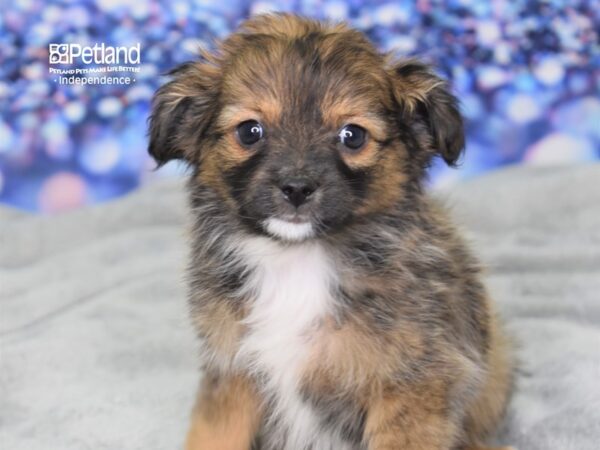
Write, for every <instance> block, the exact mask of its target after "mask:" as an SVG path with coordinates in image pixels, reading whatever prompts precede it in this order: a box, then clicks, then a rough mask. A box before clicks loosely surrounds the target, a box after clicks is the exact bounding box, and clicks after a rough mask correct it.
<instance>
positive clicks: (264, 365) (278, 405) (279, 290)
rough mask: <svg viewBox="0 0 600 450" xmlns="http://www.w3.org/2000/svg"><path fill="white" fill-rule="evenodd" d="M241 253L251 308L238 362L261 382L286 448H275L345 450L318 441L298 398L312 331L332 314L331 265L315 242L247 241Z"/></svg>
mask: <svg viewBox="0 0 600 450" xmlns="http://www.w3.org/2000/svg"><path fill="white" fill-rule="evenodd" d="M242 253H243V257H244V259H245V262H246V264H247V265H248V266H249V267H250V268H251V269H252V272H251V276H250V279H249V280H248V282H247V285H246V289H245V291H246V292H245V293H246V295H249V296H250V297H251V298H252V299H253V303H252V306H251V309H250V312H249V314H248V316H247V318H246V322H247V325H248V330H249V332H248V334H247V335H246V337H245V338H244V340H243V341H242V343H241V346H240V350H239V353H238V357H237V360H238V363H240V364H242V365H243V366H244V367H245V368H250V370H251V371H255V372H256V373H260V374H261V375H263V377H265V378H266V386H265V394H266V395H269V396H270V397H271V399H272V400H273V404H274V412H273V413H274V414H273V417H272V419H273V420H276V421H277V422H278V425H279V426H278V427H277V428H283V429H287V439H286V445H285V447H282V446H281V444H279V446H278V447H277V448H279V449H282V450H300V449H303V448H305V446H306V445H307V444H308V443H309V442H311V443H318V446H317V447H316V448H319V449H322V450H328V449H330V448H331V449H334V448H335V449H342V448H344V446H343V444H341V443H340V442H339V441H338V440H337V439H336V438H335V437H334V436H324V435H322V431H319V424H318V420H317V417H316V416H315V414H314V412H313V411H312V409H311V408H310V406H308V405H306V404H305V403H304V402H303V401H302V400H301V399H300V396H299V393H298V388H299V386H298V383H299V381H300V375H301V371H302V368H303V366H304V364H305V362H306V360H307V358H308V353H309V351H310V348H311V346H312V345H313V344H314V343H313V341H312V337H313V332H314V330H315V327H317V326H318V324H319V320H320V319H322V318H323V317H325V316H326V315H327V314H328V313H329V312H330V311H331V310H332V308H333V297H332V295H331V292H332V289H333V288H334V286H335V284H336V275H335V270H334V267H333V264H332V261H331V259H330V258H329V256H328V255H327V253H326V251H325V250H324V249H323V247H322V246H321V245H319V244H318V243H315V242H309V243H302V244H295V245H291V246H283V245H281V244H279V243H277V242H275V241H273V240H272V239H268V238H262V237H253V238H248V239H247V240H246V241H245V242H244V243H243V245H242ZM283 431H284V430H281V432H283Z"/></svg>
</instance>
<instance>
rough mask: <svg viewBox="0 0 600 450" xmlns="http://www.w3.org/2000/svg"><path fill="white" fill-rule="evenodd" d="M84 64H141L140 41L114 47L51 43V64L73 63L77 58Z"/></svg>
mask: <svg viewBox="0 0 600 450" xmlns="http://www.w3.org/2000/svg"><path fill="white" fill-rule="evenodd" d="M78 58H79V59H81V62H83V63H84V64H92V63H93V64H139V63H140V43H139V42H138V43H137V44H136V45H133V46H131V47H113V46H111V45H104V43H102V44H94V46H93V47H90V46H82V45H79V44H50V46H49V63H50V64H73V62H76V61H77V59H78Z"/></svg>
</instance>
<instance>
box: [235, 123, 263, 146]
mask: <svg viewBox="0 0 600 450" xmlns="http://www.w3.org/2000/svg"><path fill="white" fill-rule="evenodd" d="M237 136H238V139H239V141H240V143H241V144H243V145H253V144H256V143H257V142H258V141H260V140H261V139H262V137H263V127H262V125H261V124H260V123H258V122H257V121H256V120H246V121H245V122H242V123H240V124H239V125H238V126H237Z"/></svg>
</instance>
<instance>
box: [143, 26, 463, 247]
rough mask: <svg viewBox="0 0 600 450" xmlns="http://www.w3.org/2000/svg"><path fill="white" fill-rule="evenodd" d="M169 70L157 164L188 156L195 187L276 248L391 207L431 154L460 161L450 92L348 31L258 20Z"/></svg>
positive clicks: (158, 119)
mask: <svg viewBox="0 0 600 450" xmlns="http://www.w3.org/2000/svg"><path fill="white" fill-rule="evenodd" d="M172 75H173V79H172V81H170V82H169V83H167V84H166V85H164V86H163V87H162V88H160V89H159V90H158V92H157V93H156V95H155V98H154V101H153V111H152V116H151V119H150V146H149V151H150V153H151V155H152V156H153V157H154V158H155V159H156V160H157V162H158V163H159V164H163V163H165V162H167V161H169V160H171V159H183V160H185V161H186V162H187V163H188V164H190V165H191V166H192V167H194V169H195V170H194V179H193V183H197V185H198V186H199V187H201V188H202V189H210V191H211V192H212V193H214V194H215V195H216V196H217V197H216V198H219V202H221V203H222V204H223V205H225V207H227V208H229V209H230V210H231V211H232V212H233V213H234V215H235V217H237V219H238V220H239V221H240V222H241V223H243V224H245V225H246V226H247V227H248V228H249V229H250V230H252V231H253V232H257V233H264V234H267V235H269V236H271V237H273V238H275V239H280V240H285V241H302V240H305V239H309V238H312V237H317V236H319V235H322V234H326V233H333V232H336V231H337V230H339V229H340V228H342V227H344V226H345V225H347V224H348V223H351V222H353V221H356V220H364V219H365V218H368V217H371V216H372V215H377V214H385V213H389V212H390V211H394V209H395V208H397V207H398V205H399V203H400V201H401V200H402V199H403V198H404V197H405V196H406V195H408V193H409V192H415V191H418V189H419V188H418V187H419V185H420V181H421V179H422V177H423V173H424V170H425V168H426V167H427V166H428V165H429V163H430V160H431V158H432V157H433V156H435V155H436V154H437V155H440V156H441V157H443V158H444V160H445V161H446V162H447V163H448V164H451V165H452V164H454V163H455V162H456V160H457V159H458V157H459V155H460V152H461V151H462V148H463V146H464V138H463V129H462V120H461V117H460V115H459V112H458V110H457V106H456V100H455V98H454V97H453V96H452V95H451V94H450V93H449V91H448V89H447V87H446V85H445V83H444V82H443V81H442V80H441V79H439V78H438V77H437V76H436V75H434V74H433V73H432V72H431V70H430V69H429V68H428V67H427V66H425V65H423V64H421V63H419V62H416V61H413V60H409V61H403V62H393V61H391V60H390V59H389V58H388V57H387V56H385V55H382V54H380V53H378V52H377V51H376V50H375V49H374V47H373V46H372V45H371V43H370V42H369V41H368V40H367V39H366V38H365V37H364V35H362V34H361V33H359V32H357V31H354V30H351V29H349V28H347V27H346V26H344V25H326V24H322V23H319V22H316V21H311V20H307V19H301V18H298V17H295V16H290V15H268V16H260V17H257V18H254V19H251V20H250V21H248V22H246V23H245V24H244V25H242V27H241V29H240V30H239V31H238V32H237V33H235V34H233V35H232V36H230V37H229V38H228V39H227V40H225V41H224V42H223V43H222V44H221V45H220V48H219V50H218V51H217V52H216V53H215V54H205V55H203V59H202V61H200V62H194V63H189V64H186V65H183V66H181V67H179V68H178V69H176V70H175V71H174V72H173V73H172ZM213 198H214V196H213Z"/></svg>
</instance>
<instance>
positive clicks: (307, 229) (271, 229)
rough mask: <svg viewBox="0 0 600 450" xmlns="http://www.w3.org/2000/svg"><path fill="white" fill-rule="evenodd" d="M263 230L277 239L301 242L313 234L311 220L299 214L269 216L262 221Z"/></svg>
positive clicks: (313, 229)
mask: <svg viewBox="0 0 600 450" xmlns="http://www.w3.org/2000/svg"><path fill="white" fill-rule="evenodd" d="M262 226H263V228H264V229H265V231H266V232H267V233H268V234H269V235H271V236H273V237H275V238H278V239H282V240H284V241H288V242H301V241H304V240H306V239H310V238H312V237H314V236H315V232H316V230H315V226H314V224H313V223H312V221H311V220H310V219H309V218H308V217H306V216H301V215H290V216H283V217H269V218H268V219H266V220H264V221H263V222H262Z"/></svg>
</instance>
